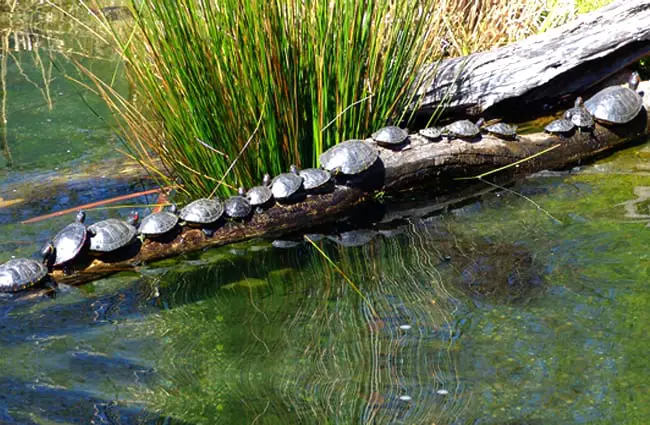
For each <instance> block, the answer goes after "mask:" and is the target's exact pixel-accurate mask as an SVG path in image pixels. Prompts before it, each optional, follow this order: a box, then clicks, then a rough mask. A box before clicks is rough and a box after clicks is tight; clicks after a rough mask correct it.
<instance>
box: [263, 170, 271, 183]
mask: <svg viewBox="0 0 650 425" xmlns="http://www.w3.org/2000/svg"><path fill="white" fill-rule="evenodd" d="M262 184H263V185H264V186H268V185H270V184H271V175H270V174H269V173H266V174H264V177H263V178H262Z"/></svg>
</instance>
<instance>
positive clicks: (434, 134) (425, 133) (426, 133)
mask: <svg viewBox="0 0 650 425" xmlns="http://www.w3.org/2000/svg"><path fill="white" fill-rule="evenodd" d="M418 133H419V134H420V136H422V137H424V138H426V139H427V140H431V141H432V142H433V141H436V140H440V138H441V137H442V131H440V129H439V128H438V127H427V128H423V129H422V130H420V131H418Z"/></svg>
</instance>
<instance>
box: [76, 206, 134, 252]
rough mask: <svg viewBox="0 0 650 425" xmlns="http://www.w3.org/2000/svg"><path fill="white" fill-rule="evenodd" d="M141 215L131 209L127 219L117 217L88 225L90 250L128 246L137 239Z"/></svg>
mask: <svg viewBox="0 0 650 425" xmlns="http://www.w3.org/2000/svg"><path fill="white" fill-rule="evenodd" d="M139 218H140V215H139V214H138V213H137V212H136V211H131V213H130V214H129V218H128V219H127V220H126V221H122V220H118V219H115V218H108V219H106V220H102V221H98V222H97V223H94V224H91V225H90V226H88V233H90V235H91V236H90V250H91V251H95V252H111V251H115V250H117V249H120V248H122V247H125V246H127V245H128V244H130V243H131V242H133V240H134V239H135V237H136V235H137V234H138V230H137V229H136V228H135V226H136V225H137V223H138V220H139Z"/></svg>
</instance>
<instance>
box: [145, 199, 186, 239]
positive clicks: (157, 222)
mask: <svg viewBox="0 0 650 425" xmlns="http://www.w3.org/2000/svg"><path fill="white" fill-rule="evenodd" d="M177 224H178V215H177V214H176V205H171V206H170V207H169V208H168V210H167V211H160V212H157V213H153V214H149V215H148V216H146V217H145V218H143V219H142V223H140V227H139V228H138V232H139V233H140V234H141V235H142V236H143V237H145V238H146V237H149V238H158V237H161V236H164V235H166V234H168V233H169V232H171V231H172V230H173V229H174V228H175V227H176V225H177Z"/></svg>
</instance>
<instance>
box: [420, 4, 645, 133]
mask: <svg viewBox="0 0 650 425" xmlns="http://www.w3.org/2000/svg"><path fill="white" fill-rule="evenodd" d="M649 22H650V1H648V0H617V1H615V2H614V3H612V4H610V5H609V6H606V7H604V8H602V9H599V10H596V11H594V12H592V13H589V14H585V15H582V16H580V17H579V18H578V19H577V20H575V21H572V22H569V23H567V24H565V25H563V26H560V27H558V28H555V29H552V30H550V31H547V32H545V33H542V34H539V35H535V36H532V37H529V38H527V39H525V40H522V41H519V42H516V43H512V44H509V45H507V46H504V47H501V48H498V49H494V50H491V51H487V52H480V53H476V54H473V55H470V56H466V57H461V58H455V59H449V60H445V61H443V62H441V63H440V64H437V65H436V64H432V65H429V66H427V67H425V68H424V69H423V71H422V78H423V79H424V81H425V82H424V84H423V86H422V89H421V90H420V92H419V94H421V95H422V96H423V97H422V99H421V100H420V102H419V103H418V105H417V109H418V110H419V111H420V112H421V113H426V112H429V113H430V111H434V110H435V109H436V108H439V107H440V108H443V111H444V112H443V114H444V115H447V116H449V115H452V116H453V115H483V116H485V117H500V118H505V119H510V120H519V119H522V118H523V119H527V118H530V117H538V116H541V115H544V114H545V113H547V112H548V110H549V109H553V108H555V107H556V106H557V105H560V104H562V105H565V104H567V103H568V102H572V101H573V99H574V98H575V96H576V94H583V95H584V94H589V93H590V88H594V86H597V85H598V83H599V82H601V81H603V80H605V79H607V78H608V77H610V76H612V75H614V74H616V73H617V72H619V71H621V70H622V69H623V68H625V67H626V66H628V65H630V64H632V63H634V62H636V61H637V60H638V59H640V58H642V57H644V56H647V55H649V54H650V25H648V23H649Z"/></svg>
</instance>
